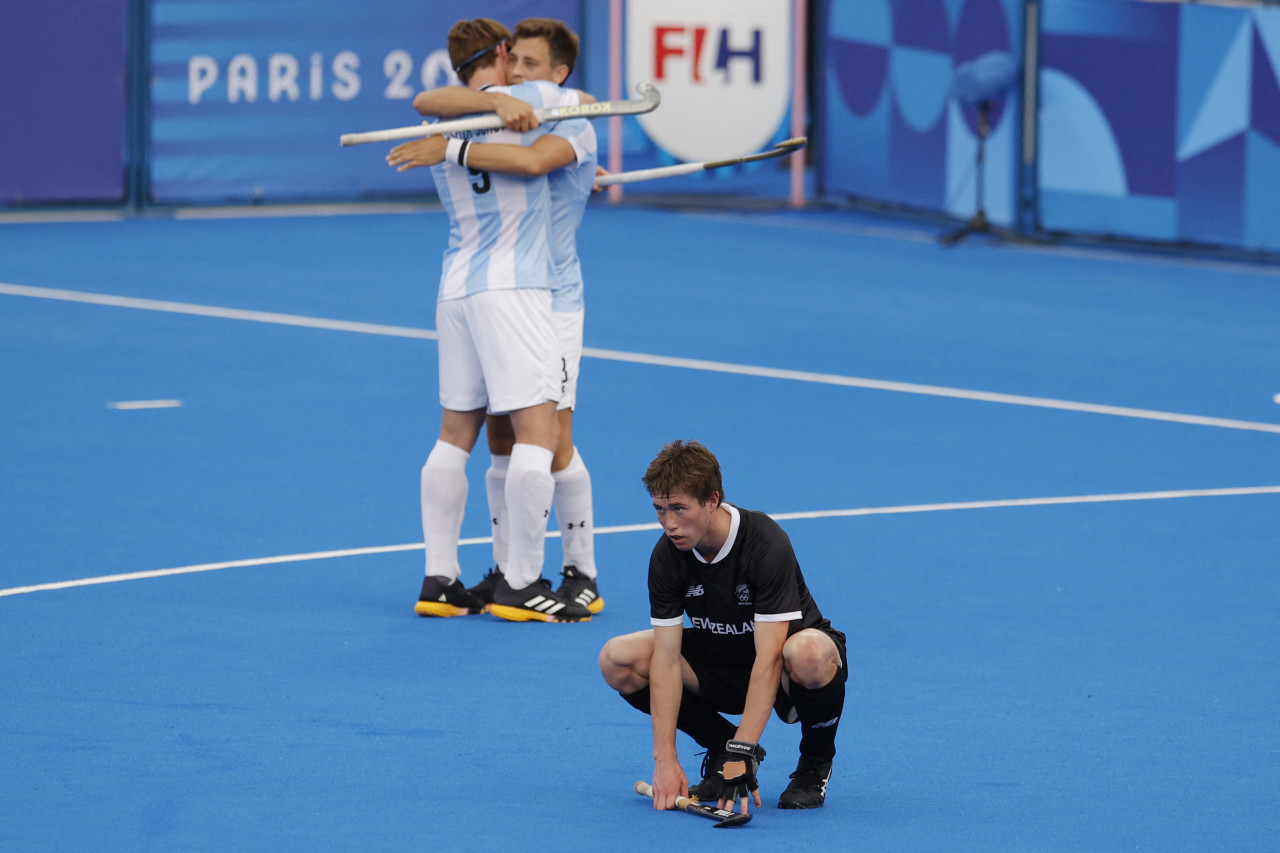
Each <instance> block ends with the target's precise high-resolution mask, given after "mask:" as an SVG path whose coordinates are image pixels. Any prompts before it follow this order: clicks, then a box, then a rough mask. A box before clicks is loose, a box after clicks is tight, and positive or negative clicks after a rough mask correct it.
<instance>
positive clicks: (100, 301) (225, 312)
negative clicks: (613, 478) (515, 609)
mask: <svg viewBox="0 0 1280 853" xmlns="http://www.w3.org/2000/svg"><path fill="white" fill-rule="evenodd" d="M0 294H3V295H8V296H28V297H32V298H36V299H54V300H61V301H65V302H83V303H88V304H91V305H106V306H110V307H115V308H135V309H139V310H144V311H163V312H169V313H174V314H189V315H193V316H199V317H215V318H219V319H226V320H245V321H249V322H255V323H275V324H279V325H284V326H301V327H305V328H310V329H325V330H329V331H338V332H356V333H359V334H366V335H384V336H390V337H399V338H417V339H421V340H436V338H437V335H436V333H435V331H433V330H430V329H415V328H411V327H408V326H386V325H381V324H377V323H353V322H349V321H346V320H329V319H325V318H322V317H304V316H299V315H296V314H278V313H273V312H267V311H246V310H242V309H239V308H218V307H215V306H209V305H194V304H191V303H187V302H165V301H160V300H155V299H138V298H134V297H128V296H110V295H106V294H100V293H83V292H80V291H74V290H56V289H50V288H44V287H27V286H24V285H19V284H5V283H3V282H0ZM582 354H583V355H584V356H586V357H588V358H598V359H602V360H606V361H620V362H629V363H632V364H647V365H653V366H661V367H679V368H684V369H687V370H702V371H708V372H714V373H731V374H737V375H741V376H757V377H762V378H769V379H784V380H788V381H792V382H810V383H817V384H825V385H836V386H843V387H846V388H865V389H870V390H874V391H893V392H897V393H900V394H917V395H923V396H930V397H949V398H951V399H956V400H976V401H980V402H985V403H1002V404H1004V405H1009V406H1030V407H1033V408H1040V409H1058V410H1062V411H1069V412H1085V413H1089V414H1096V415H1110V416H1114V417H1124V418H1136V419H1140V420H1150V421H1165V422H1169V423H1179V424H1189V425H1194V426H1209V427H1217V428H1220V429H1238V430H1250V431H1253V432H1269V433H1275V434H1278V435H1280V424H1270V423H1259V422H1255V421H1240V420H1232V419H1228V418H1214V417H1206V416H1203V415H1187V414H1180V413H1178V412H1161V411H1157V410H1153V409H1135V408H1129V407H1125V406H1107V405H1101V404H1097V403H1079V402H1074V401H1071V400H1055V399H1052V398H1048V397H1027V396H1022V395H1018V394H1001V393H996V392H990V391H974V390H970V389H965V388H948V387H945V386H941V385H919V384H915V383H911V382H890V381H886V380H882V379H865V378H861V377H857V376H840V375H838V374H831V373H812V372H808V371H803V370H784V369H780V368H772V367H757V366H754V365H747V364H731V363H728V362H722V361H704V360H701V359H692V358H675V357H671V356H660V355H650V354H647V353H632V352H622V351H619V350H607V349H595V348H593V347H584V348H583V350H582Z"/></svg>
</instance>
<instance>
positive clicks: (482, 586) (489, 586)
mask: <svg viewBox="0 0 1280 853" xmlns="http://www.w3.org/2000/svg"><path fill="white" fill-rule="evenodd" d="M500 580H502V569H501V568H499V567H498V566H494V567H493V568H492V569H490V570H489V571H487V572H485V573H484V578H483V579H481V581H480V583H478V584H476V585H475V586H473V587H470V588H468V589H467V592H469V593H471V594H472V595H474V596H475V597H476V598H478V599H480V601H481V603H482V604H484V612H486V613H488V612H489V605H490V604H493V591H494V590H495V589H497V587H498V581H500Z"/></svg>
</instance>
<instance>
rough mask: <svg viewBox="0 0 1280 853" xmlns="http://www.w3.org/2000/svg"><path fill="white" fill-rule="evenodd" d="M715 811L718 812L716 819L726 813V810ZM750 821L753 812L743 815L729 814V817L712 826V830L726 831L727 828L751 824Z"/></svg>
mask: <svg viewBox="0 0 1280 853" xmlns="http://www.w3.org/2000/svg"><path fill="white" fill-rule="evenodd" d="M715 811H716V817H719V816H720V814H719V813H720V812H722V811H724V809H716V810H715ZM750 821H751V812H747V813H746V814H742V813H739V812H729V816H728V817H726V818H723V819H722V820H721V821H720V822H719V823H713V824H712V825H711V828H712V829H724V828H726V827H733V826H742V825H743V824H744V823H749V822H750Z"/></svg>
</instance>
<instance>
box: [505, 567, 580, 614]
mask: <svg viewBox="0 0 1280 853" xmlns="http://www.w3.org/2000/svg"><path fill="white" fill-rule="evenodd" d="M489 613H490V614H492V615H494V616H497V617H498V618H500V619H508V620H510V621H512V622H587V621H589V620H590V619H591V611H590V610H588V609H587V608H585V607H583V606H582V605H581V604H578V603H577V602H576V601H571V600H569V599H566V598H564V597H562V596H561V595H559V594H558V593H557V592H555V591H554V590H552V589H551V581H549V580H547V579H546V578H538V579H537V580H536V581H534V582H533V583H531V584H529V585H528V586H526V587H525V588H524V589H512V588H511V584H509V583H507V579H506V577H503V578H502V580H500V581H498V585H497V586H496V587H495V588H494V590H493V603H492V604H490V605H489Z"/></svg>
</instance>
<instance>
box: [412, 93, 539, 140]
mask: <svg viewBox="0 0 1280 853" xmlns="http://www.w3.org/2000/svg"><path fill="white" fill-rule="evenodd" d="M413 108H414V109H415V110H417V111H418V114H419V115H424V116H434V117H436V118H457V117H458V116H466V115H475V114H476V113H496V114H497V116H498V118H500V119H502V121H503V122H504V123H505V124H506V126H507V130H513V131H516V132H517V133H524V132H525V131H527V130H533V129H534V128H535V127H537V126H538V125H540V124H542V121H541V120H540V119H539V118H538V116H537V114H536V113H535V111H534V109H533V106H532V105H531V104H529V103H527V102H525V101H522V100H520V99H519V98H514V97H512V96H511V95H508V94H506V93H504V92H489V91H483V90H477V89H469V88H465V87H462V86H441V87H440V88H438V89H428V90H427V91H425V92H419V93H418V94H417V96H415V97H414V99H413Z"/></svg>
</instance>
